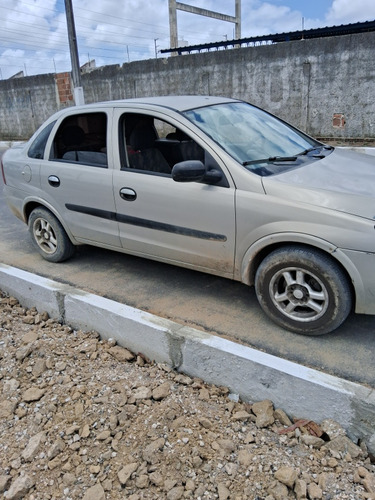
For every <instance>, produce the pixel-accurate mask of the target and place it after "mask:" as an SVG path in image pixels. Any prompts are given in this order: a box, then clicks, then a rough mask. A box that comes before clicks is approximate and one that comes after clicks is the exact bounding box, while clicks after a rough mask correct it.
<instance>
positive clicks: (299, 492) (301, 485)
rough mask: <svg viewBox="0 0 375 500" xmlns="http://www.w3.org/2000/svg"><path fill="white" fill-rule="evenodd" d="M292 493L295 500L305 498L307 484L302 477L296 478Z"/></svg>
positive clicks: (303, 499)
mask: <svg viewBox="0 0 375 500" xmlns="http://www.w3.org/2000/svg"><path fill="white" fill-rule="evenodd" d="M294 493H295V495H296V499H297V500H305V499H306V498H307V485H306V481H304V480H303V479H296V482H295V485H294Z"/></svg>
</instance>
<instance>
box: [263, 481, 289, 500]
mask: <svg viewBox="0 0 375 500" xmlns="http://www.w3.org/2000/svg"><path fill="white" fill-rule="evenodd" d="M267 493H268V494H269V495H272V497H273V499H274V500H286V499H287V498H288V488H287V486H285V484H282V483H280V482H279V481H273V482H272V483H271V484H270V486H269V487H268V488H267Z"/></svg>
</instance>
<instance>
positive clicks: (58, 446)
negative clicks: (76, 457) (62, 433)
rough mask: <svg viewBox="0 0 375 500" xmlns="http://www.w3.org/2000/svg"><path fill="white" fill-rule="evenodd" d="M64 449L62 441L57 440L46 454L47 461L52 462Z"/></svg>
mask: <svg viewBox="0 0 375 500" xmlns="http://www.w3.org/2000/svg"><path fill="white" fill-rule="evenodd" d="M64 449H65V443H64V441H63V440H62V439H57V440H56V441H55V442H54V443H53V444H52V446H51V447H50V448H49V450H48V452H47V457H48V459H49V460H53V459H54V458H55V457H57V455H59V454H60V453H62V452H63V451H64Z"/></svg>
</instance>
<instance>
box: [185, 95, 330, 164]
mask: <svg viewBox="0 0 375 500" xmlns="http://www.w3.org/2000/svg"><path fill="white" fill-rule="evenodd" d="M184 115H185V116H186V117H187V118H189V120H191V121H192V122H193V123H194V124H195V125H197V126H198V127H199V128H201V129H202V130H203V131H204V132H205V133H206V134H207V135H209V136H210V137H211V138H212V139H213V140H214V141H216V142H217V143H218V144H219V145H220V146H221V147H222V148H223V149H224V150H225V151H226V152H227V153H229V154H230V155H231V156H232V157H233V158H234V159H235V160H237V161H238V162H239V163H241V164H242V165H244V166H246V168H248V169H249V170H251V171H254V172H257V169H258V168H259V164H261V163H270V162H277V161H285V160H287V161H288V160H289V161H293V160H295V159H296V158H294V157H295V156H296V155H301V154H306V152H307V151H310V150H312V149H314V148H317V147H322V146H323V145H322V144H321V143H319V142H318V141H315V140H314V139H312V138H311V137H308V136H306V135H305V134H303V133H302V132H300V131H299V130H296V129H295V128H293V127H292V126H290V125H288V124H286V123H284V122H283V121H281V120H279V119H278V118H276V117H275V116H272V115H270V114H268V113H267V112H265V111H262V110H261V109H259V108H256V107H255V106H252V105H251V104H247V103H245V102H234V103H225V104H218V105H214V106H207V107H204V108H198V109H192V110H189V111H186V112H185V113H184ZM259 173H260V172H259Z"/></svg>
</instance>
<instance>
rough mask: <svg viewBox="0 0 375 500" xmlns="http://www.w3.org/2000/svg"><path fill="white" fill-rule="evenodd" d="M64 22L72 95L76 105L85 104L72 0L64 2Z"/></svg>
mask: <svg viewBox="0 0 375 500" xmlns="http://www.w3.org/2000/svg"><path fill="white" fill-rule="evenodd" d="M65 12H66V21H67V26H68V38H69V48H70V60H71V63H72V79H73V93H74V101H75V103H76V105H80V104H85V97H84V95H83V87H82V83H81V70H80V66H79V58H78V47H77V35H76V28H75V25H74V15H73V7H72V0H65Z"/></svg>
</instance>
